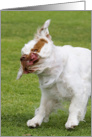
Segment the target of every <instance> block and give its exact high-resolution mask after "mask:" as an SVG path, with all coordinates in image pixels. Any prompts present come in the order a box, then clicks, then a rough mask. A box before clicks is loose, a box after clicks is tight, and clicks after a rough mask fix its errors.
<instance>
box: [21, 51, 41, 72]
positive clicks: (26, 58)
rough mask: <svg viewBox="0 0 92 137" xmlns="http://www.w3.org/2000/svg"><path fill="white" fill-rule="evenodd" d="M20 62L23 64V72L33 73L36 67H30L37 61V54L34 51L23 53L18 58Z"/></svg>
mask: <svg viewBox="0 0 92 137" xmlns="http://www.w3.org/2000/svg"><path fill="white" fill-rule="evenodd" d="M20 61H21V64H22V66H23V73H24V74H28V73H33V72H35V71H36V69H32V66H33V65H35V64H36V63H37V62H38V61H39V55H38V54H36V53H30V54H29V55H23V56H22V57H21V58H20Z"/></svg>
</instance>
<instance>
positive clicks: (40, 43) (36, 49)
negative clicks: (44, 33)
mask: <svg viewBox="0 0 92 137" xmlns="http://www.w3.org/2000/svg"><path fill="white" fill-rule="evenodd" d="M45 43H48V42H47V41H46V40H45V39H40V40H39V41H38V42H37V43H36V44H35V45H34V48H32V49H31V51H33V52H40V50H41V48H42V47H43V46H44V44H45Z"/></svg>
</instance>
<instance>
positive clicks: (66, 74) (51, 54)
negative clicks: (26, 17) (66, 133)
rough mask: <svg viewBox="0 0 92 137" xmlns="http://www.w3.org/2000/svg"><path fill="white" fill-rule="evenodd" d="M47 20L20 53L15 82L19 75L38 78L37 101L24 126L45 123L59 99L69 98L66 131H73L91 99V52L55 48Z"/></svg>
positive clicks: (83, 115) (59, 102)
mask: <svg viewBox="0 0 92 137" xmlns="http://www.w3.org/2000/svg"><path fill="white" fill-rule="evenodd" d="M49 24H50V19H48V20H47V21H46V22H45V23H44V25H43V26H42V27H41V28H39V29H38V30H37V33H36V35H35V36H34V39H33V40H31V41H29V42H28V43H27V44H25V45H24V47H23V48H22V50H21V54H22V56H21V58H20V69H19V71H18V74H17V79H19V78H20V77H21V76H22V74H28V73H35V74H37V75H38V78H39V83H40V89H41V93H42V95H41V102H40V106H39V108H37V109H36V111H35V116H34V117H33V118H32V119H30V120H28V121H27V126H28V127H34V128H35V127H37V126H40V125H41V124H42V122H43V121H44V122H48V121H49V115H50V114H51V112H53V111H54V110H56V109H57V108H58V107H59V106H60V104H61V100H62V99H69V100H70V106H69V116H68V119H67V122H66V124H65V127H66V129H73V128H74V127H75V126H78V125H79V122H80V121H83V120H84V117H85V114H86V108H87V102H88V99H89V97H90V96H91V51H90V50H89V49H87V48H81V47H72V46H70V45H64V46H55V45H54V44H53V41H52V39H51V36H50V34H49V30H48V27H49Z"/></svg>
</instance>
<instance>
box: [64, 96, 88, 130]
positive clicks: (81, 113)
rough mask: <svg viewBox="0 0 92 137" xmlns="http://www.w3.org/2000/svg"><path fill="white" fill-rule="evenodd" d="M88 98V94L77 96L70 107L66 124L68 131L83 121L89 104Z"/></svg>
mask: <svg viewBox="0 0 92 137" xmlns="http://www.w3.org/2000/svg"><path fill="white" fill-rule="evenodd" d="M88 98H89V97H88V96H87V95H86V94H82V95H75V96H74V97H73V98H72V100H71V104H70V107H69V117H68V120H67V122H66V124H65V127H66V128H67V129H71V128H74V127H75V126H77V125H78V124H79V122H80V121H83V119H84V117H85V113H86V106H87V102H88Z"/></svg>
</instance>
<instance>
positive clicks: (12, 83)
mask: <svg viewBox="0 0 92 137" xmlns="http://www.w3.org/2000/svg"><path fill="white" fill-rule="evenodd" d="M47 19H51V25H50V27H49V31H50V34H51V36H52V40H53V41H54V44H55V45H61V46H62V45H72V46H75V47H77V46H79V47H86V48H89V49H91V12H90V11H2V12H1V120H2V121H1V135H2V136H28V135H29V136H30V135H32V136H91V99H90V100H89V102H88V107H87V113H86V116H85V120H86V122H80V124H79V126H78V127H76V128H75V129H74V130H69V131H67V130H66V129H65V122H66V121H67V117H68V109H64V110H63V111H62V110H58V112H57V113H56V114H55V113H53V114H52V115H51V116H50V121H49V122H48V123H43V124H42V125H41V126H40V127H38V128H35V129H30V128H28V127H27V125H26V122H27V120H28V119H31V118H32V117H33V116H34V110H35V108H37V107H38V106H39V103H40V97H41V92H40V88H39V83H38V77H37V76H36V75H34V74H28V75H23V77H22V78H21V79H20V80H16V76H17V72H18V69H19V66H20V61H19V59H20V56H21V53H20V51H21V48H22V47H23V46H24V44H25V43H27V42H28V41H29V40H31V39H33V36H34V34H35V32H36V29H37V28H38V27H39V26H41V25H43V23H44V22H45V20H47ZM65 106H66V108H68V103H65Z"/></svg>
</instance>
